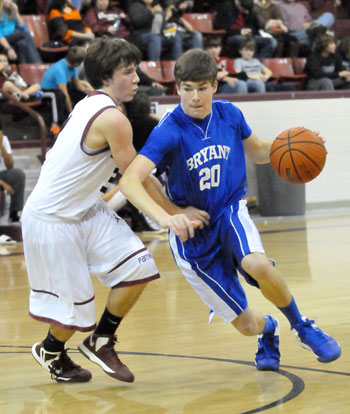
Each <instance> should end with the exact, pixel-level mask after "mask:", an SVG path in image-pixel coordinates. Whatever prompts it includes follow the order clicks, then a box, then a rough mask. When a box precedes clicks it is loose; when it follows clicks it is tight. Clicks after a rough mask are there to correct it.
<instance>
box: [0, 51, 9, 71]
mask: <svg viewBox="0 0 350 414" xmlns="http://www.w3.org/2000/svg"><path fill="white" fill-rule="evenodd" d="M8 64H9V61H8V59H7V56H6V55H1V54H0V72H3V71H4V70H6V69H7V66H8Z"/></svg>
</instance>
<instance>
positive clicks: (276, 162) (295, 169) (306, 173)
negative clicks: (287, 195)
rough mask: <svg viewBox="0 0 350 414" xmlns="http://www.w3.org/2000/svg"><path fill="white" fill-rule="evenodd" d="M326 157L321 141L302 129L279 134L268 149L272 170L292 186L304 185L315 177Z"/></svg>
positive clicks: (310, 132)
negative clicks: (292, 184)
mask: <svg viewBox="0 0 350 414" xmlns="http://www.w3.org/2000/svg"><path fill="white" fill-rule="evenodd" d="M285 135H287V136H285ZM287 154H289V157H288V155H287ZM326 156H327V151H326V149H325V146H324V144H323V142H322V140H321V139H320V138H319V137H318V136H317V135H316V134H315V133H314V132H313V131H311V130H308V129H306V128H304V127H297V128H291V129H288V130H286V131H283V132H281V134H279V136H278V137H277V138H276V139H275V140H274V142H273V143H272V145H271V149H270V162H271V166H272V168H273V169H274V170H275V172H276V173H277V174H278V175H279V176H280V177H281V178H283V179H284V180H285V181H287V182H290V183H294V184H300V183H306V182H309V181H311V180H313V179H314V178H315V177H317V176H318V175H319V174H320V172H321V171H322V169H323V167H324V165H325V162H326Z"/></svg>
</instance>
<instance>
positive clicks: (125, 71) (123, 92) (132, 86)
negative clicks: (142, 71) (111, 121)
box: [104, 63, 140, 102]
mask: <svg viewBox="0 0 350 414" xmlns="http://www.w3.org/2000/svg"><path fill="white" fill-rule="evenodd" d="M136 69H137V65H136V64H134V63H133V64H131V65H129V66H127V67H121V68H119V69H116V70H115V71H114V73H113V76H112V78H111V79H108V80H106V81H105V82H104V86H105V87H107V88H109V89H110V91H111V93H112V97H113V98H114V100H115V101H117V102H118V101H119V102H129V101H132V99H133V98H134V96H135V94H136V92H137V84H138V83H139V82H140V78H139V77H138V76H137V73H136Z"/></svg>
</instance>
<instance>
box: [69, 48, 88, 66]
mask: <svg viewBox="0 0 350 414" xmlns="http://www.w3.org/2000/svg"><path fill="white" fill-rule="evenodd" d="M85 56H86V49H85V48H83V47H82V46H71V47H70V48H69V50H68V53H67V55H66V60H67V62H68V63H69V64H71V65H72V66H76V65H80V63H81V62H82V61H83V60H84V58H85Z"/></svg>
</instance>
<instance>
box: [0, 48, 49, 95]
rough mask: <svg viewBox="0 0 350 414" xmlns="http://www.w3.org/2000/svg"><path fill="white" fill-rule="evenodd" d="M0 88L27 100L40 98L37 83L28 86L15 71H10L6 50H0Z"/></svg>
mask: <svg viewBox="0 0 350 414" xmlns="http://www.w3.org/2000/svg"><path fill="white" fill-rule="evenodd" d="M0 88H2V89H4V90H5V91H6V92H8V93H10V94H12V95H13V96H15V97H16V98H17V99H20V100H23V101H28V100H29V99H36V98H40V96H41V95H39V94H38V92H39V90H40V85H39V84H38V83H36V84H34V85H31V86H28V85H27V84H26V82H25V81H24V80H23V79H22V77H21V76H20V75H18V73H17V72H16V71H13V72H11V70H10V66H9V61H8V58H7V54H6V52H2V51H0Z"/></svg>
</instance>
